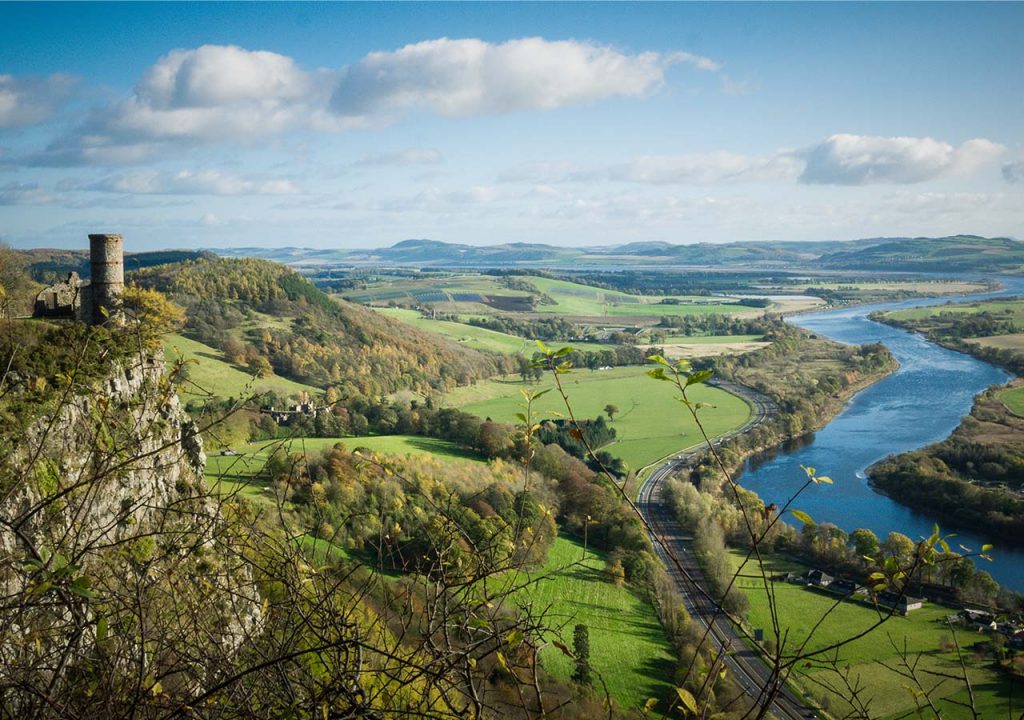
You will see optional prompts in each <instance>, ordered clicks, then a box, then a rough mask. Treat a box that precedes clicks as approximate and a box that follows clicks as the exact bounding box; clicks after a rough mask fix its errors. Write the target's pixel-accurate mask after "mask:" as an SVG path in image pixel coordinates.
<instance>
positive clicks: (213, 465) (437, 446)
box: [206, 435, 484, 497]
mask: <svg viewBox="0 0 1024 720" xmlns="http://www.w3.org/2000/svg"><path fill="white" fill-rule="evenodd" d="M339 442H340V443H343V444H344V445H345V447H346V448H348V449H349V450H356V449H357V448H366V449H368V450H371V451H373V452H375V453H381V454H384V455H433V456H435V457H440V458H444V459H446V460H455V461H461V462H484V461H483V459H482V458H480V457H479V456H478V455H475V454H473V453H471V452H469V451H467V450H463V449H462V448H460V447H459V446H458V445H456V444H455V443H451V442H448V441H447V440H437V439H435V438H428V437H420V436H419V435H377V436H374V437H344V438H291V439H288V440H262V441H260V442H255V443H248V444H246V445H241V446H239V447H236V448H233V450H234V451H235V452H236V453H238V454H237V455H209V456H207V458H206V479H207V480H208V481H210V482H211V483H216V484H218V485H220V486H221V487H223V488H225V489H227V490H229V491H234V490H238V491H240V492H241V493H242V494H244V495H248V496H250V497H260V496H263V495H264V494H265V492H266V489H267V486H266V483H264V482H263V481H261V480H258V479H253V478H254V476H256V475H257V474H258V473H259V471H260V470H262V469H263V465H264V464H266V462H267V457H268V455H269V453H270V452H273V450H274V449H275V448H277V447H282V446H283V447H287V448H288V450H289V451H290V452H306V453H320V452H323V451H324V450H325V449H327V448H331V447H334V445H335V443H339Z"/></svg>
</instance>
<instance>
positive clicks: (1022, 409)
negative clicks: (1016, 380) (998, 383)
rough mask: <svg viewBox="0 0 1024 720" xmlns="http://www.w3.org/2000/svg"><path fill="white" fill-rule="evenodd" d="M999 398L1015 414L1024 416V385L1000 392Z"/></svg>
mask: <svg viewBox="0 0 1024 720" xmlns="http://www.w3.org/2000/svg"><path fill="white" fill-rule="evenodd" d="M999 399H1000V400H1001V401H1002V403H1003V405H1005V406H1006V407H1007V409H1009V411H1010V412H1012V413H1013V414H1014V415H1019V416H1021V417H1024V387H1016V388H1010V389H1009V390H1004V391H1003V392H1001V393H999Z"/></svg>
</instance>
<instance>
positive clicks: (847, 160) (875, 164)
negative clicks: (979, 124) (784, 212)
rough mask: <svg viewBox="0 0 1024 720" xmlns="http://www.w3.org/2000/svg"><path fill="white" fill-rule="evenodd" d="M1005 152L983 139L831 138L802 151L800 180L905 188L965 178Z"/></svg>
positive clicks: (851, 136)
mask: <svg viewBox="0 0 1024 720" xmlns="http://www.w3.org/2000/svg"><path fill="white" fill-rule="evenodd" d="M1004 150H1005V148H1004V147H1003V146H1002V145H998V144H996V143H993V142H991V141H989V140H984V139H974V140H968V141H967V142H965V143H963V144H962V145H960V146H959V147H954V146H953V145H950V144H949V143H946V142H941V141H939V140H934V139H932V138H928V137H925V138H916V137H871V136H865V135H845V134H844V135H833V136H832V137H830V138H828V139H826V140H825V141H824V142H821V143H819V144H818V145H815V146H814V147H812V148H809V149H808V150H807V151H806V152H805V159H806V162H807V165H806V167H805V168H804V171H803V174H801V176H800V182H802V183H808V184H820V185H867V184H872V183H896V184H910V183H918V182H924V181H926V180H933V179H935V178H938V177H941V176H944V175H951V174H967V173H970V172H972V171H974V170H975V169H977V168H978V167H979V166H981V165H984V164H985V163H988V162H990V161H992V160H994V159H995V158H996V157H998V156H999V155H1000V154H1001V153H1002V152H1003V151H1004Z"/></svg>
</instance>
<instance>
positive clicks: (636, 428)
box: [445, 367, 751, 470]
mask: <svg viewBox="0 0 1024 720" xmlns="http://www.w3.org/2000/svg"><path fill="white" fill-rule="evenodd" d="M561 379H562V382H563V385H564V387H565V390H566V393H567V394H568V395H569V399H570V402H571V403H572V406H573V410H574V412H575V413H576V416H577V417H579V418H593V417H596V416H598V415H600V414H602V413H603V411H604V406H605V405H607V404H609V403H611V404H613V405H617V406H618V408H619V414H618V415H616V416H615V421H614V422H613V423H612V427H614V428H615V430H616V432H617V434H618V437H617V438H616V440H615V442H614V443H612V444H611V445H608V446H606V447H605V448H603V449H605V450H608V451H609V452H611V453H612V454H613V455H617V456H618V457H620V458H622V459H623V460H624V461H625V462H626V463H627V464H628V465H629V467H630V468H631V469H633V470H639V469H640V468H641V467H643V466H645V465H647V464H649V463H652V462H654V461H655V460H658V459H659V458H662V457H665V456H666V455H669V454H671V453H674V452H676V451H678V450H682V449H683V448H685V447H690V446H693V445H697V444H699V443H700V442H701V437H700V435H699V433H698V430H697V427H696V425H695V423H694V422H693V419H692V418H691V417H690V415H689V413H688V412H687V410H686V408H685V407H683V406H682V405H681V404H680V403H679V402H678V401H677V400H676V393H674V392H672V388H671V386H669V385H668V384H667V383H663V382H658V381H656V380H652V379H651V378H649V377H647V375H646V374H645V372H644V368H640V367H621V368H613V369H611V370H600V371H596V372H592V371H590V370H574V371H573V372H571V373H568V374H566V375H562V376H561ZM553 385H554V381H553V379H552V378H551V377H550V375H548V376H545V378H544V379H543V380H541V381H540V382H539V383H536V384H534V383H529V384H524V383H523V382H522V381H521V380H519V379H518V378H513V377H511V376H509V377H505V378H499V379H494V380H488V381H486V382H483V383H478V384H476V385H474V386H472V387H466V388H458V389H456V390H455V391H454V392H452V393H450V394H449V395H447V396H446V397H445V400H446V402H447V403H448V404H449V405H452V406H454V407H458V408H461V409H463V410H465V411H467V412H471V413H474V414H475V415H479V416H480V417H490V418H492V419H493V420H495V421H498V422H508V423H516V422H518V421H517V420H516V413H519V412H522V411H523V408H522V407H521V406H522V403H523V398H522V395H521V394H520V391H521V390H523V389H532V390H537V391H539V390H543V389H545V388H549V387H552V386H553ZM691 400H694V401H695V402H705V403H710V405H712V406H713V407H707V408H705V409H704V410H702V411H701V420H702V422H703V423H704V426H705V428H706V429H707V431H708V434H709V435H711V436H715V435H721V434H723V433H726V432H728V431H730V430H732V429H734V428H737V427H739V426H741V425H743V423H745V422H746V421H747V419H748V418H749V417H750V413H751V409H750V406H749V405H748V404H747V403H746V401H745V400H743V399H741V398H738V397H736V396H735V395H730V394H729V393H727V392H725V391H724V390H719V389H717V388H713V387H707V386H696V387H694V388H691ZM565 413H566V409H565V405H564V404H563V403H562V400H561V398H560V397H559V395H558V393H556V392H551V393H548V394H547V395H545V396H544V397H543V398H541V399H540V400H539V401H538V402H537V406H536V407H535V408H534V415H535V417H536V418H537V419H541V418H551V417H559V416H564V415H565Z"/></svg>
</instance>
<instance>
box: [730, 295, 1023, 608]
mask: <svg viewBox="0 0 1024 720" xmlns="http://www.w3.org/2000/svg"><path fill="white" fill-rule="evenodd" d="M1000 281H1001V282H1003V283H1004V285H1006V287H1005V289H1004V290H1002V291H1000V292H998V293H989V294H985V295H971V296H963V297H958V298H954V299H955V300H956V301H963V300H973V299H978V298H982V297H994V296H997V295H1018V294H1024V280H1021V279H1017V278H1011V279H1004V278H1000ZM949 300H950V299H949V298H942V299H933V300H910V301H906V302H901V303H886V304H880V305H871V306H863V307H857V308H846V309H842V310H835V311H826V312H820V313H814V314H812V315H800V316H797V317H795V318H792V320H791V321H792V322H794V323H796V324H799V325H800V326H801V327H804V328H806V329H808V330H810V331H811V332H815V333H818V334H821V335H823V336H825V337H829V338H832V339H834V340H838V341H840V342H846V343H854V344H861V343H869V342H881V343H884V344H885V345H886V346H887V347H888V348H889V350H890V351H892V353H893V355H894V356H895V357H896V359H897V360H899V362H900V369H899V370H898V371H897V372H895V373H894V374H892V375H890V376H889V377H887V378H885V379H884V380H882V381H880V382H878V383H876V384H875V385H872V386H871V387H869V388H867V389H866V390H864V391H862V392H860V393H858V394H857V395H856V396H855V397H854V398H853V399H852V400H851V401H850V403H849V404H848V405H847V407H846V408H845V409H844V410H843V412H842V413H840V414H839V415H838V416H837V417H836V418H835V419H834V420H833V421H832V422H831V423H829V424H828V425H827V426H826V427H825V428H824V429H822V430H821V431H819V432H818V433H816V434H814V435H810V436H807V437H806V438H801V439H800V440H797V441H793V442H794V443H797V445H795V446H793V447H788V446H787V447H782V448H779V449H776V450H775V451H773V452H770V453H762V454H761V455H760V456H759V457H757V458H751V460H750V461H749V462H748V463H747V466H746V467H745V469H746V471H747V472H745V473H744V475H743V476H742V477H741V480H740V481H741V483H742V484H743V485H744V486H746V487H748V488H750V489H751V490H754V491H755V492H757V493H758V494H759V495H760V496H761V497H762V498H763V499H764V500H765V502H768V503H771V502H774V503H778V504H780V505H781V504H783V503H784V502H785V501H786V499H787V498H789V497H790V496H791V495H792V493H794V492H796V491H797V490H798V489H799V487H800V486H801V485H802V484H803V482H804V480H805V478H806V476H805V475H804V472H803V471H802V470H801V469H800V466H801V465H805V466H806V465H809V466H813V467H815V468H816V469H817V470H818V472H819V473H822V474H827V475H829V476H830V477H831V478H832V479H833V480H834V481H835V484H834V485H814V486H812V487H810V488H808V489H807V490H806V491H804V494H803V495H801V497H800V499H799V500H798V501H797V503H796V504H795V506H796V507H798V508H800V509H801V510H803V511H805V512H807V513H808V514H810V515H811V517H813V518H814V519H815V520H817V521H819V522H825V521H827V522H832V523H835V524H836V525H839V526H840V527H842V528H844V529H846V530H847V531H850V530H854V529H856V528H860V527H864V528H870V529H871V530H873V531H874V532H875V533H876V534H878V535H879V536H883V537H884V536H885V535H886V534H887V533H889V532H890V531H892V530H897V531H899V532H903V533H905V534H907V535H909V536H910V537H912V538H917V537H921V536H928V535H930V534H931V531H932V526H933V524H934V522H935V521H934V519H933V518H931V517H929V516H927V515H922V514H920V513H916V512H913V511H911V510H910V509H908V508H906V507H904V506H903V505H900V504H898V503H896V502H894V501H892V500H890V499H889V498H887V497H885V496H884V495H880V494H879V493H876V492H875V491H873V490H872V489H871V488H870V487H869V486H868V483H867V479H866V474H865V470H866V469H867V467H868V466H870V465H872V464H874V463H875V462H878V461H879V460H881V459H882V458H884V457H887V456H888V455H891V454H894V453H900V452H906V451H908V450H913V449H916V448H919V447H922V446H924V445H928V444H930V443H933V442H936V441H938V440H941V439H943V438H945V437H946V436H948V435H949V433H950V432H952V431H953V429H954V428H955V427H956V426H957V425H958V424H959V422H960V419H961V418H962V417H963V416H964V415H966V414H967V413H968V412H970V409H971V404H972V402H973V399H974V396H975V395H977V394H978V393H979V392H981V391H982V390H984V389H985V388H986V387H988V386H989V385H992V384H995V383H1002V382H1006V381H1007V380H1008V379H1009V377H1010V376H1009V375H1008V374H1007V373H1006V372H1004V371H1003V370H1001V369H999V368H996V367H994V366H992V365H989V364H988V363H985V362H982V361H980V360H976V359H974V358H972V357H970V356H968V355H964V354H962V353H958V352H954V351H952V350H947V349H945V348H941V347H939V346H937V345H934V344H932V343H930V342H928V341H926V340H925V339H924V338H923V337H921V336H919V335H915V334H911V333H908V332H904V331H903V330H898V329H896V328H892V327H889V326H887V325H882V324H880V323H876V322H872V321H871V320H868V319H867V316H868V315H869V314H870V313H871V312H874V311H875V310H889V309H897V308H907V307H920V306H925V305H939V304H944V303H946V302H948V301H949ZM944 529H945V530H953V528H948V527H946V528H944ZM957 539H958V542H960V543H962V544H964V545H967V546H968V547H974V548H978V547H980V546H981V545H982V544H983V543H985V542H988V539H986V538H984V537H983V536H981V535H979V534H976V533H969V532H964V531H957ZM994 544H995V546H996V552H995V553H993V555H994V559H995V562H994V563H992V564H988V563H984V564H985V568H984V569H986V570H988V571H989V572H991V573H992V575H993V576H994V577H995V578H996V579H997V580H999V581H1000V582H1001V583H1003V584H1005V585H1007V586H1008V587H1011V588H1013V589H1015V590H1018V591H1024V548H1017V549H1011V548H1000V547H999V543H998V542H996V543H994Z"/></svg>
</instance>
